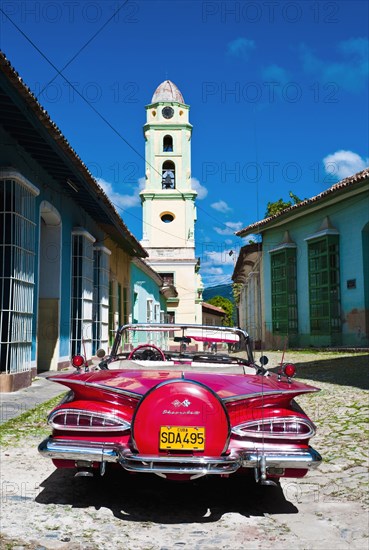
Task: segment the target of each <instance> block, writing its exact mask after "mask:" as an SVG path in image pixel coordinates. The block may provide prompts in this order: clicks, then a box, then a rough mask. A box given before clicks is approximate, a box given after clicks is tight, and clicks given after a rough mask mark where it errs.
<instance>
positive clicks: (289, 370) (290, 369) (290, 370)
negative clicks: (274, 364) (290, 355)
mask: <svg viewBox="0 0 369 550" xmlns="http://www.w3.org/2000/svg"><path fill="white" fill-rule="evenodd" d="M282 372H283V374H285V375H286V376H288V378H292V377H293V376H295V374H296V367H295V365H292V364H291V363H286V364H285V365H283V367H282Z"/></svg>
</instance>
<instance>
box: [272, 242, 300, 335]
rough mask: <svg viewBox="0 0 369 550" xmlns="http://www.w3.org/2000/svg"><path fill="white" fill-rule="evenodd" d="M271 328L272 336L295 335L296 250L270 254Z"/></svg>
mask: <svg viewBox="0 0 369 550" xmlns="http://www.w3.org/2000/svg"><path fill="white" fill-rule="evenodd" d="M271 279H272V326H273V333H274V334H296V333H297V330H298V319H297V282H296V248H284V249H281V250H278V251H276V252H272V253H271Z"/></svg>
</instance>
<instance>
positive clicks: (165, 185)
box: [161, 160, 176, 189]
mask: <svg viewBox="0 0 369 550" xmlns="http://www.w3.org/2000/svg"><path fill="white" fill-rule="evenodd" d="M161 184H162V189H174V188H175V186H176V178H175V165H174V162H172V161H171V160H166V161H165V162H164V163H163V169H162V178H161Z"/></svg>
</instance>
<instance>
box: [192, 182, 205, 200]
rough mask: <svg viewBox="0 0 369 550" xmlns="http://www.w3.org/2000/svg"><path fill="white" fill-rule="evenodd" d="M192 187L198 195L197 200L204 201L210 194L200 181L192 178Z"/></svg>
mask: <svg viewBox="0 0 369 550" xmlns="http://www.w3.org/2000/svg"><path fill="white" fill-rule="evenodd" d="M191 187H192V189H194V190H195V191H196V193H197V198H198V199H199V200H200V201H201V200H202V199H204V198H205V197H206V195H207V194H208V190H207V189H206V187H204V186H203V185H201V183H200V182H199V180H198V179H196V178H191Z"/></svg>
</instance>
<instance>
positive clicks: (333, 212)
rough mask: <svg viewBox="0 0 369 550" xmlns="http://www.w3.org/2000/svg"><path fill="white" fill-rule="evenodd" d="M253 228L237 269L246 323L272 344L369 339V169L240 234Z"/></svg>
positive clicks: (243, 233)
mask: <svg viewBox="0 0 369 550" xmlns="http://www.w3.org/2000/svg"><path fill="white" fill-rule="evenodd" d="M255 233H258V234H260V235H261V236H262V245H255V246H254V245H251V247H248V246H246V247H244V249H243V250H242V254H241V255H240V258H239V261H238V262H237V264H236V266H235V271H234V274H233V280H234V281H235V282H240V283H242V284H243V289H242V293H243V295H242V296H241V301H240V313H239V318H240V320H242V322H245V323H246V326H245V327H242V328H246V329H247V330H248V331H249V332H250V334H251V336H253V337H255V336H256V338H259V337H260V338H261V339H262V341H263V345H264V346H266V347H278V348H280V347H282V346H286V345H287V346H295V347H308V346H315V347H320V346H330V347H340V346H348V347H368V346H369V169H366V170H363V171H362V172H359V173H357V174H354V175H353V176H351V177H348V178H345V179H344V180H342V181H340V182H339V183H336V184H335V185H333V186H332V187H330V188H329V189H327V190H326V191H323V192H322V193H320V194H319V195H317V196H315V197H312V198H311V199H306V200H304V201H302V202H300V203H299V204H296V205H293V206H291V207H289V208H287V209H285V210H283V211H282V212H280V213H278V214H276V215H274V216H272V217H269V218H266V219H264V220H261V221H258V222H256V223H253V224H251V225H249V226H247V227H245V228H244V229H241V230H240V231H239V232H238V233H237V235H238V236H240V237H247V236H248V235H251V234H255ZM258 294H259V296H260V298H259V299H258V298H257V295H258ZM243 308H246V310H243V311H241V309H243ZM253 315H254V316H255V317H254V318H255V322H256V326H255V325H254V324H253V319H252V317H253ZM247 325H248V326H247ZM253 333H254V334H253Z"/></svg>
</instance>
